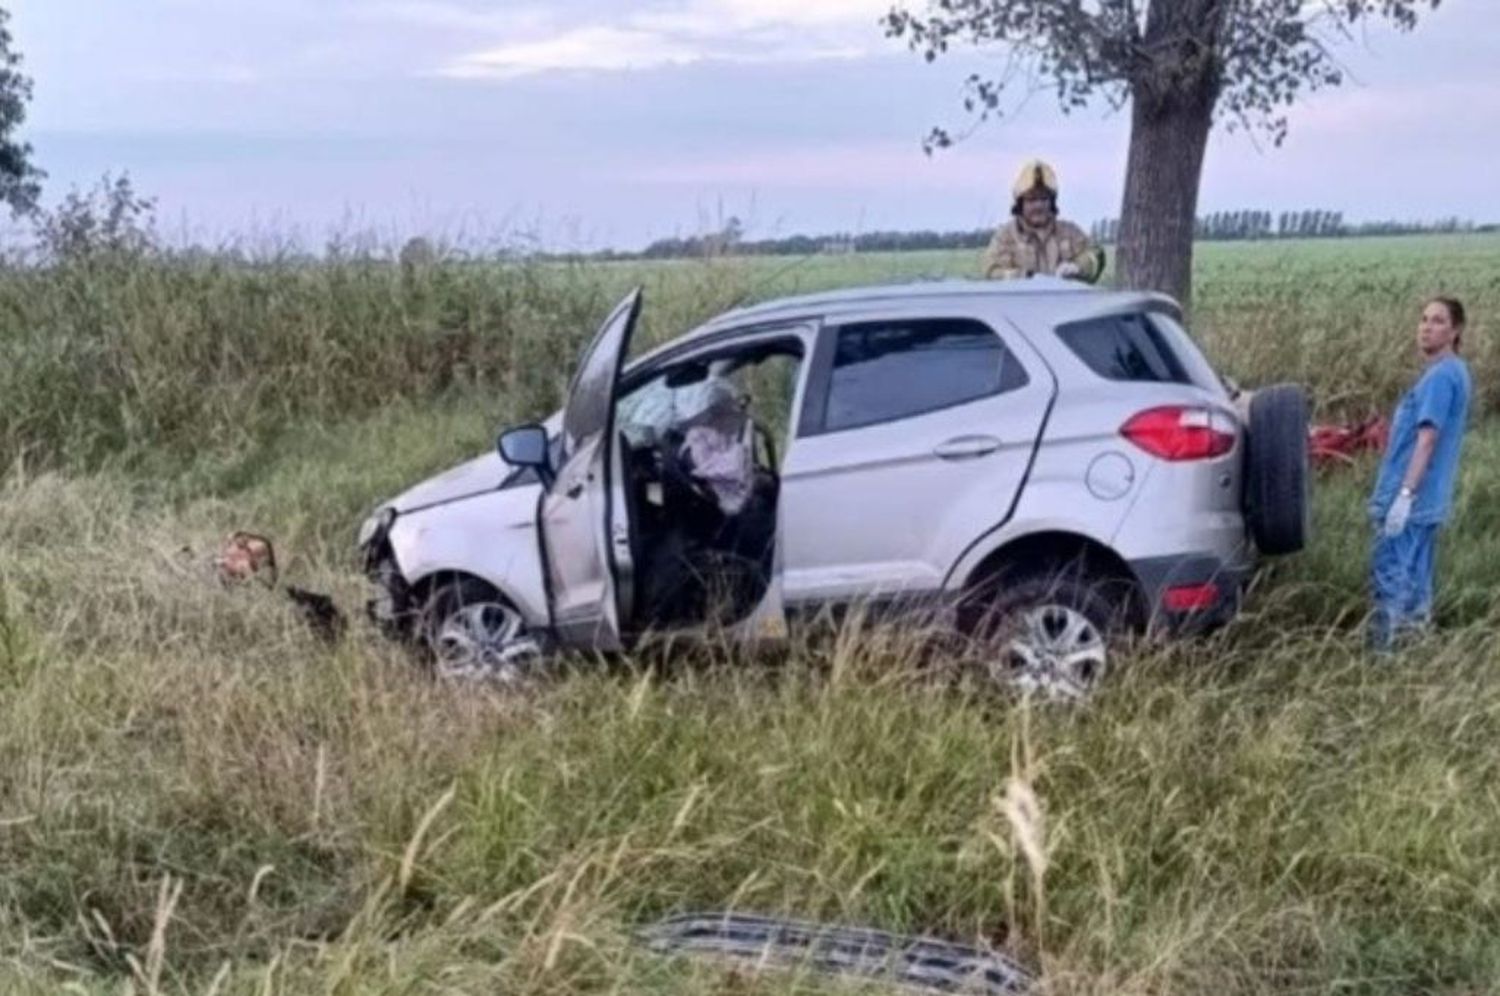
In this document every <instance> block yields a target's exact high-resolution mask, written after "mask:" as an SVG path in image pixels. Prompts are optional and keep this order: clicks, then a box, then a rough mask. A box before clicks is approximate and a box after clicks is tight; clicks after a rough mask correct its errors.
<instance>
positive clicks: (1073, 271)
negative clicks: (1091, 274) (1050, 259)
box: [1057, 263, 1083, 280]
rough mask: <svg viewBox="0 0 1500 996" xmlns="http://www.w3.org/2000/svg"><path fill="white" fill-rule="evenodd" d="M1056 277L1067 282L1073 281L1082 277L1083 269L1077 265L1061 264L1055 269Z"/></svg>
mask: <svg viewBox="0 0 1500 996" xmlns="http://www.w3.org/2000/svg"><path fill="white" fill-rule="evenodd" d="M1057 275H1058V276H1059V277H1063V278H1065V279H1068V280H1074V279H1077V278H1078V277H1081V276H1083V267H1081V266H1079V265H1078V264H1077V263H1063V264H1062V265H1061V266H1059V267H1058V268H1057Z"/></svg>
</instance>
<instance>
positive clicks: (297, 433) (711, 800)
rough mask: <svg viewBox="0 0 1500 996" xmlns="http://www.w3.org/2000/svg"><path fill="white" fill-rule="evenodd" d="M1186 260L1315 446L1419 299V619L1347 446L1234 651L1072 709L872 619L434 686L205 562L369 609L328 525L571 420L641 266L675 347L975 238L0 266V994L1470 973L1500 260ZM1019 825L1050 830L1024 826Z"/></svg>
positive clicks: (916, 272) (1489, 849)
mask: <svg viewBox="0 0 1500 996" xmlns="http://www.w3.org/2000/svg"><path fill="white" fill-rule="evenodd" d="M1198 266H1199V269H1198V276H1197V283H1196V297H1195V301H1194V307H1193V313H1192V321H1191V325H1192V328H1193V330H1194V332H1195V334H1196V335H1198V336H1199V337H1200V339H1201V340H1202V341H1203V343H1204V346H1205V349H1206V350H1207V352H1208V353H1209V354H1210V356H1211V357H1212V358H1213V359H1214V360H1215V362H1216V363H1217V364H1218V365H1219V366H1220V367H1221V369H1223V370H1224V371H1225V372H1226V373H1228V374H1229V375H1231V376H1233V377H1235V378H1236V379H1238V380H1239V381H1241V382H1242V383H1245V384H1247V385H1251V386H1254V385H1261V384H1269V383H1272V382H1276V381H1300V382H1303V383H1305V384H1307V385H1309V387H1310V388H1311V390H1312V392H1313V395H1314V398H1315V401H1316V403H1317V405H1318V409H1319V413H1320V415H1321V416H1326V417H1329V418H1344V417H1359V416H1362V415H1364V414H1365V413H1367V412H1370V411H1383V410H1386V409H1388V408H1389V406H1390V405H1391V404H1392V403H1393V402H1394V400H1395V399H1396V397H1397V396H1398V395H1399V392H1400V391H1401V390H1402V389H1403V387H1404V386H1405V385H1406V384H1407V383H1408V382H1409V381H1410V380H1411V379H1412V378H1413V376H1414V375H1415V373H1416V370H1417V360H1416V358H1415V355H1414V351H1413V347H1412V342H1413V335H1414V329H1415V323H1416V316H1417V312H1418V309H1419V307H1420V305H1421V303H1422V302H1423V300H1424V299H1425V298H1426V297H1427V296H1428V295H1430V294H1433V293H1438V292H1443V293H1451V294H1455V295H1457V296H1459V297H1461V298H1462V299H1463V300H1464V301H1465V303H1466V304H1467V305H1468V307H1469V313H1470V318H1471V324H1470V328H1469V329H1468V332H1467V334H1466V337H1465V344H1464V350H1465V353H1466V355H1467V356H1468V357H1469V359H1470V362H1471V363H1472V365H1473V369H1474V373H1475V383H1476V388H1477V391H1478V401H1479V403H1478V404H1477V405H1476V408H1477V409H1478V411H1477V412H1476V416H1475V422H1474V424H1473V426H1472V427H1471V432H1470V435H1469V438H1468V441H1467V443H1466V450H1465V457H1464V471H1463V476H1462V482H1461V485H1460V487H1461V491H1460V496H1459V498H1458V502H1457V509H1456V514H1455V519H1454V521H1453V523H1452V524H1451V528H1450V529H1449V530H1448V531H1447V533H1446V535H1445V536H1444V538H1443V541H1442V542H1443V546H1442V549H1441V564H1440V582H1439V587H1440V591H1439V594H1440V598H1439V606H1438V615H1439V623H1440V628H1439V631H1438V632H1437V633H1436V634H1435V635H1433V636H1431V637H1429V638H1427V639H1426V640H1425V641H1424V642H1422V643H1420V644H1418V645H1416V646H1414V647H1412V648H1411V649H1409V650H1407V651H1405V652H1403V653H1402V654H1400V655H1398V656H1397V657H1395V658H1394V659H1392V660H1390V661H1387V662H1375V661H1372V660H1371V659H1369V658H1368V657H1367V656H1366V655H1365V654H1364V653H1363V651H1362V645H1361V639H1360V629H1359V628H1360V624H1361V622H1362V618H1363V615H1364V613H1365V611H1366V607H1367V606H1366V597H1365V593H1364V571H1365V558H1366V555H1367V547H1368V544H1369V540H1370V528H1369V525H1368V524H1367V522H1366V521H1365V517H1364V511H1363V500H1364V495H1365V493H1366V489H1367V488H1368V486H1369V483H1370V479H1371V476H1372V472H1373V465H1372V464H1371V463H1370V462H1369V461H1368V460H1365V461H1362V462H1359V463H1357V464H1356V465H1354V466H1352V467H1349V468H1346V469H1340V470H1336V471H1329V472H1328V473H1326V474H1324V475H1322V476H1320V477H1319V479H1318V480H1317V482H1316V486H1315V516H1314V518H1315V538H1314V542H1313V546H1312V548H1311V549H1309V550H1308V551H1307V552H1305V553H1303V554H1301V555H1298V556H1295V557H1292V558H1289V559H1287V560H1285V561H1278V562H1275V563H1271V564H1268V565H1267V566H1266V569H1265V570H1264V571H1263V573H1262V575H1261V576H1260V577H1258V578H1257V580H1256V583H1255V586H1254V589H1253V592H1252V597H1251V600H1250V603H1249V611H1248V612H1247V613H1246V614H1245V615H1244V617H1243V618H1241V619H1240V620H1238V621H1237V622H1236V623H1234V624H1233V625H1232V626H1230V627H1229V628H1228V629H1226V630H1225V631H1223V632H1221V633H1218V634H1215V635H1214V636H1212V637H1209V638H1204V639H1200V640H1196V641H1192V642H1188V643H1184V644H1180V645H1173V646H1166V647H1142V648H1140V649H1139V650H1138V651H1134V652H1132V653H1131V654H1130V655H1129V657H1128V659H1127V660H1126V661H1125V662H1124V663H1123V665H1122V668H1121V670H1120V671H1119V672H1118V673H1116V674H1115V675H1113V676H1112V679H1111V681H1110V683H1109V685H1108V686H1107V687H1106V688H1105V689H1104V690H1103V692H1102V693H1101V694H1100V695H1099V697H1098V698H1097V699H1096V700H1095V701H1093V702H1092V703H1091V704H1089V706H1088V707H1087V708H1083V709H1062V708H1033V707H1030V706H1025V705H1022V704H1019V703H1017V702H1014V701H1011V700H1010V699H1008V698H1007V697H1006V696H1004V695H1002V694H999V693H997V692H995V691H994V690H992V689H986V688H984V687H979V686H976V685H973V684H970V683H965V682H954V681H950V680H944V677H943V675H942V674H941V669H938V670H937V672H934V670H933V669H932V668H930V667H929V668H924V667H922V666H920V662H919V660H918V654H917V649H916V648H915V647H914V645H913V644H912V641H911V640H909V639H907V638H906V637H904V636H903V634H901V633H900V632H892V631H884V630H880V629H871V628H861V627H857V626H855V627H851V628H848V629H846V630H845V631H843V632H840V633H836V634H833V633H820V634H811V635H809V636H807V637H806V638H803V639H800V640H799V641H798V642H797V643H796V644H795V645H794V647H793V648H791V649H790V650H789V651H787V652H784V653H781V654H778V655H775V656H771V657H767V656H761V657H757V658H751V657H748V656H746V654H745V653H744V652H742V651H738V650H735V649H733V648H728V647H709V648H706V649H692V650H689V649H687V648H685V647H679V648H676V649H668V650H656V651H652V652H650V653H648V654H643V655H641V656H640V657H638V658H637V659H635V660H632V661H630V662H627V663H624V664H619V663H614V664H611V665H609V666H605V665H603V664H601V663H599V662H595V661H590V660H576V661H569V662H566V665H565V666H564V668H563V670H562V673H560V674H559V675H558V676H557V677H556V678H555V680H551V681H548V682H547V683H545V684H544V685H543V687H541V688H539V689H537V690H535V691H533V692H531V693H528V694H526V695H524V696H517V695H505V694H501V693H500V692H497V691H495V690H491V689H486V688H483V687H476V686H448V685H443V684H439V683H435V682H433V681H431V680H429V679H428V678H427V677H426V676H425V675H424V674H423V673H422V672H421V671H420V670H419V669H417V668H416V667H415V666H413V664H412V662H411V660H410V659H409V658H408V657H407V656H406V655H405V654H404V653H403V652H402V651H401V650H400V649H399V648H395V647H392V646H389V645H387V644H386V643H384V642H383V641H382V640H381V639H380V638H378V637H377V636H376V635H375V634H374V633H373V632H371V631H369V630H368V629H367V628H366V627H364V626H363V625H362V624H359V623H358V622H357V623H356V625H355V626H354V627H353V629H352V631H351V633H350V634H349V636H348V637H347V638H346V639H345V640H344V641H343V642H342V643H340V644H338V645H337V646H332V647H330V646H327V645H325V644H323V643H321V642H320V641H319V640H318V639H317V638H316V637H315V636H314V635H313V634H312V633H311V632H309V631H308V630H307V629H306V628H305V627H304V626H303V625H302V624H301V622H300V621H299V620H298V619H296V618H294V617H293V616H292V614H291V613H290V612H289V611H288V610H287V607H286V605H285V604H284V602H283V601H282V600H281V599H279V598H278V597H277V596H275V595H274V594H272V593H270V592H267V591H265V590H262V589H260V588H258V587H253V586H252V587H245V588H237V589H225V588H223V587H221V586H220V585H218V584H217V583H216V581H215V580H214V578H213V572H212V569H211V567H210V559H211V556H212V554H213V552H214V550H215V549H216V548H217V546H218V544H219V543H220V541H221V540H222V539H223V537H224V536H225V534H227V533H228V532H229V531H231V530H233V529H238V528H249V529H254V530H257V531H261V532H265V533H268V534H270V535H271V536H273V537H274V538H275V539H276V541H277V547H278V553H279V555H280V559H281V570H282V574H283V576H284V577H285V578H286V579H287V580H288V581H291V582H293V583H297V584H301V585H305V586H306V587H309V588H313V589H317V590H321V591H329V592H332V593H333V594H334V596H335V597H336V598H337V599H338V600H339V601H340V603H341V604H343V605H345V606H346V607H348V608H350V609H357V607H358V606H359V605H360V604H361V601H362V599H363V598H364V597H365V594H366V592H365V585H364V582H363V580H362V579H361V578H360V576H359V573H358V570H357V565H356V562H355V557H354V549H353V536H354V529H355V527H356V525H357V524H358V522H359V520H360V518H361V517H362V516H363V515H364V514H365V513H366V512H367V511H368V510H369V509H370V508H371V507H372V506H373V505H374V503H375V502H377V501H378V500H380V499H382V498H384V497H387V496H389V495H390V494H392V493H394V492H396V491H398V490H401V489H402V488H404V487H406V486H408V485H409V484H411V483H413V482H415V481H416V480H418V479H420V478H422V477H425V476H427V475H429V474H431V473H433V472H435V471H438V470H440V469H442V468H444V467H446V466H448V465H451V464H453V463H456V462H458V461H459V460H460V459H463V458H466V457H469V456H472V455H474V454H476V453H478V452H481V451H483V450H484V449H486V448H487V447H489V446H490V445H492V440H493V438H494V434H495V430H496V429H497V428H498V427H499V426H501V425H504V424H507V423H511V422H514V421H516V420H518V419H521V418H525V417H531V416H537V415H541V414H545V413H546V412H548V411H550V410H551V409H552V408H553V407H555V405H556V404H557V403H558V401H559V399H560V392H561V391H562V389H563V387H564V386H565V383H566V380H567V377H568V374H569V373H570V371H571V367H572V362H573V358H574V357H575V355H576V353H577V351H578V348H579V346H580V344H581V343H582V341H583V340H584V339H585V338H586V337H587V336H588V335H589V334H590V333H591V332H592V330H593V328H594V326H595V325H596V324H597V323H598V321H599V320H600V319H601V318H602V317H603V315H604V314H605V313H606V312H607V311H608V309H609V307H610V306H611V304H613V302H614V299H615V298H616V297H617V296H618V295H619V294H620V293H621V292H622V291H623V290H624V289H625V288H627V287H628V286H630V285H631V284H633V283H635V282H640V283H642V284H644V286H645V288H646V313H645V314H646V318H645V326H644V329H643V339H645V340H646V341H660V340H661V339H663V338H665V337H668V336H672V335H676V334H678V333H680V332H682V331H685V330H686V329H687V328H689V327H691V326H692V325H693V324H694V323H695V322H697V321H700V320H702V319H705V318H707V317H710V316H712V315H714V314H716V313H718V312H719V311H722V310H723V309H725V308H727V307H730V306H732V305H735V304H737V303H740V302H744V301H753V300H759V299H764V298H767V297H772V296H776V295H779V294H783V293H791V292H798V291H808V290H817V289H823V288H828V287H835V286H840V285H847V284H856V283H866V282H874V281H888V280H898V279H908V278H933V277H944V276H966V275H972V274H973V272H974V271H975V269H976V268H977V254H973V253H933V254H910V255H892V256H879V255H871V256H855V257H817V258H813V259H808V260H792V259H755V260H739V259H732V258H729V259H716V260H711V261H682V262H672V263H653V264H637V263H612V264H592V263H587V264H585V263H580V264H563V263H546V264H542V263H515V264H505V265H501V264H498V263H473V262H462V261H457V260H453V261H446V262H437V263H432V264H418V265H410V266H405V267H403V266H401V265H398V264H392V263H387V262H381V261H376V260H369V259H359V258H354V259H331V260H327V261H323V262H319V263H307V262H299V261H292V260H278V259H274V258H272V259H264V260H229V259H213V258H201V259H192V260H173V259H166V258H156V257H151V256H133V257H98V258H93V259H85V260H80V261H77V262H74V263H70V264H67V265H65V266H61V267H58V268H54V269H49V270H31V271H0V993H3V994H28V996H29V994H52V993H58V992H75V993H86V994H104V993H110V994H115V993H121V992H135V993H205V992H213V993H217V994H247V996H248V994H288V996H290V994H311V993H320V994H322V993H377V994H427V993H474V994H480V993H484V994H492V993H501V992H503V993H522V994H572V993H662V994H708V993H729V992H732V993H742V994H751V993H766V994H770V993H778V994H780V993H788V992H806V993H813V992H819V993H822V992H849V991H852V990H850V989H849V987H847V986H845V985H843V984H840V983H831V982H829V981H828V980H825V979H821V978H818V977H816V976H813V975H810V974H806V973H798V972H793V973H791V974H789V975H788V974H778V973H770V972H768V973H762V974H754V973H746V972H744V971H736V970H733V969H731V968H728V967H725V966H722V965H714V964H696V963H677V962H670V961H661V960H658V959H657V958H656V957H655V956H653V955H650V954H648V953H646V952H644V951H642V950H641V949H640V948H638V947H637V946H635V945H634V944H633V943H632V940H631V938H632V931H633V930H634V929H635V928H636V927H637V926H639V925H641V924H643V923H646V922H649V921H650V920H652V919H653V918H656V917H659V916H662V915H665V914H667V913H671V912H679V911H688V910H701V909H725V908H735V909H739V910H742V911H746V912H759V913H775V914H785V915H791V916H796V917H802V918H819V919H824V920H829V921H834V922H838V923H843V924H856V925H870V926H877V927H882V928H886V929H894V930H900V931H909V932H914V933H925V934H929V935H932V936H937V937H943V938H948V939H954V940H960V941H969V942H972V941H984V942H988V943H992V944H997V945H1000V946H1002V947H1003V948H1004V949H1006V950H1007V951H1009V952H1011V953H1013V954H1014V955H1016V956H1017V957H1019V958H1021V959H1022V960H1023V961H1024V962H1026V963H1027V964H1028V965H1030V966H1031V967H1033V968H1034V969H1036V970H1037V971H1038V972H1039V973H1040V974H1041V976H1042V978H1043V980H1044V981H1043V986H1044V991H1045V992H1047V993H1056V994H1095V993H1097V994H1101V996H1102V994H1105V993H1108V994H1112V996H1113V994H1142V996H1144V994H1153V996H1154V994H1163V993H1173V994H1176V993H1181V994H1199V993H1203V992H1214V993H1217V994H1221V996H1231V994H1251V993H1267V992H1278V993H1329V992H1334V993H1350V994H1365V993H1370V994H1373V993H1403V994H1404V993H1418V992H1420V993H1440V994H1449V996H1459V994H1477V993H1482V992H1494V991H1496V990H1497V989H1500V788H1497V786H1500V751H1497V750H1496V744H1497V743H1500V596H1497V594H1496V592H1497V591H1500V420H1497V415H1500V348H1497V346H1496V343H1495V341H1494V339H1495V337H1496V336H1500V320H1497V318H1496V316H1497V315H1500V237H1492V236H1462V237H1460V236H1455V237H1451V238H1450V237H1443V238H1408V239H1369V240H1350V241H1337V240H1329V241H1321V242H1307V243H1293V242H1286V243H1281V242H1278V243H1260V244H1251V243H1244V244H1210V245H1206V246H1203V247H1201V249H1200V253H1199V261H1198ZM1027 792H1029V793H1032V794H1034V796H1035V797H1036V799H1037V800H1038V802H1039V805H1040V811H1041V813H1042V821H1041V823H1040V825H1031V824H1029V825H1026V826H1018V825H1017V823H1016V822H1015V821H1014V820H1013V819H1011V818H1009V817H1008V816H1007V813H1008V812H1010V811H1011V809H1010V808H1008V807H1007V799H1008V798H1010V799H1012V800H1013V799H1014V798H1015V797H1016V796H1017V794H1018V793H1019V794H1024V793H1027ZM1023 844H1024V845H1025V846H1023ZM868 991H877V990H868Z"/></svg>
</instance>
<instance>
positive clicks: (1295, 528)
mask: <svg viewBox="0 0 1500 996" xmlns="http://www.w3.org/2000/svg"><path fill="white" fill-rule="evenodd" d="M1307 423H1308V402H1307V392H1306V391H1304V390H1303V389H1302V388H1301V387H1299V386H1298V385H1296V384H1277V385H1276V386H1274V387H1268V388H1266V389H1265V390H1262V391H1256V392H1255V395H1254V397H1253V398H1252V399H1251V401H1250V428H1249V436H1248V445H1247V447H1246V451H1245V518H1246V521H1247V522H1248V524H1249V526H1250V535H1251V538H1252V539H1254V540H1255V545H1256V547H1257V548H1258V549H1259V550H1260V551H1261V552H1262V553H1265V554H1268V555H1270V556H1277V555H1280V554H1286V553H1296V552H1297V551H1299V550H1301V549H1302V548H1303V547H1304V546H1306V545H1307V538H1308V535H1309V533H1310V532H1311V526H1310V523H1309V513H1310V509H1309V501H1308V476H1309V475H1308V459H1307Z"/></svg>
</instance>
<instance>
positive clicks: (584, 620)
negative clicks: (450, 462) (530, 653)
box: [540, 288, 641, 650]
mask: <svg viewBox="0 0 1500 996" xmlns="http://www.w3.org/2000/svg"><path fill="white" fill-rule="evenodd" d="M640 312H641V291H640V288H637V289H636V290H634V291H632V292H631V293H630V294H629V295H628V296H626V298H625V300H623V301H621V302H620V304H619V305H618V306H617V307H616V308H615V310H614V312H613V313H611V314H610V316H609V318H608V319H606V320H605V322H604V325H603V326H602V327H601V328H600V329H599V332H598V334H597V335H595V336H594V341H593V342H591V343H590V344H589V346H588V348H587V349H585V350H584V352H583V356H582V358H581V360H580V361H579V365H578V370H577V372H576V373H575V374H574V376H573V383H572V386H571V388H570V389H569V392H568V402H567V407H566V408H565V409H564V410H563V424H562V450H561V454H560V456H559V458H558V467H557V474H556V476H555V479H554V480H553V482H552V486H551V487H550V488H548V489H547V491H546V493H544V494H543V495H542V504H541V513H540V521H541V534H542V536H541V538H542V552H543V555H544V559H545V561H546V565H547V568H546V569H547V587H548V597H549V599H550V601H551V609H552V624H553V627H554V629H555V630H556V632H557V635H558V638H559V639H560V640H561V641H562V642H563V643H564V644H566V645H569V646H574V647H581V648H587V649H594V650H618V649H620V646H621V640H620V633H621V627H622V620H625V619H628V618H629V614H630V609H631V591H632V580H633V571H634V569H635V565H634V564H633V563H632V562H631V556H630V536H631V529H632V528H633V524H632V523H631V522H630V518H629V512H628V507H627V505H626V501H625V479H624V472H623V466H622V461H623V453H622V452H621V447H620V445H619V440H617V439H616V438H615V428H614V422H615V394H616V390H617V388H618V385H619V378H620V368H621V366H622V365H623V364H624V362H625V352H626V350H627V349H629V348H630V336H631V334H632V332H634V330H635V323H636V319H637V318H638V317H639V316H640Z"/></svg>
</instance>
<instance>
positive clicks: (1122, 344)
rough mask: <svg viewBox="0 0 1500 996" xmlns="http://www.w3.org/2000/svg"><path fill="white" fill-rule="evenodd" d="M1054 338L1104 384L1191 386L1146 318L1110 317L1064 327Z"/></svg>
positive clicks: (1188, 379)
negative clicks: (1102, 379) (1144, 382)
mask: <svg viewBox="0 0 1500 996" xmlns="http://www.w3.org/2000/svg"><path fill="white" fill-rule="evenodd" d="M1057 335H1058V338H1060V339H1062V341H1063V343H1064V345H1066V346H1067V347H1068V348H1069V349H1071V350H1072V351H1073V355H1075V356H1077V357H1078V358H1079V359H1080V360H1082V361H1083V362H1084V364H1085V365H1086V366H1088V368H1089V369H1090V370H1092V371H1094V373H1096V374H1098V375H1099V376H1100V377H1103V378H1104V379H1105V380H1124V381H1147V382H1154V383H1166V384H1191V383H1192V378H1190V377H1189V376H1188V373H1187V370H1186V369H1184V367H1183V365H1182V361H1181V360H1180V359H1179V358H1178V357H1177V354H1176V353H1175V352H1173V350H1172V346H1171V343H1169V342H1168V341H1167V338H1166V337H1165V336H1164V335H1162V333H1161V330H1160V329H1158V328H1157V327H1156V326H1155V325H1153V324H1152V323H1151V321H1150V319H1149V318H1148V317H1147V316H1146V315H1111V316H1110V317H1108V318H1095V319H1091V320H1089V321H1086V322H1077V323H1075V324H1072V325H1064V326H1062V327H1060V328H1059V329H1058V330H1057Z"/></svg>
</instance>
